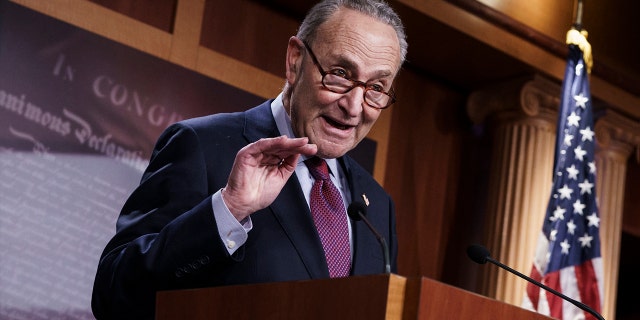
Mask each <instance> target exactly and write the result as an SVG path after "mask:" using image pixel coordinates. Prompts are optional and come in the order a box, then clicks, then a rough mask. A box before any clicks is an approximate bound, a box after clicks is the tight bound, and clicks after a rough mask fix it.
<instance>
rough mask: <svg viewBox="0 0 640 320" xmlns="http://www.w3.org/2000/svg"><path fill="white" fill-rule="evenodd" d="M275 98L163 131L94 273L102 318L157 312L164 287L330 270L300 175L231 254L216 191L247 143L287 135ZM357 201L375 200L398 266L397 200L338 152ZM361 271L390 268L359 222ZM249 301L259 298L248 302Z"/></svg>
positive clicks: (356, 265)
mask: <svg viewBox="0 0 640 320" xmlns="http://www.w3.org/2000/svg"><path fill="white" fill-rule="evenodd" d="M270 103H271V101H267V102H265V103H263V104H262V105H260V106H258V107H255V108H253V109H250V110H247V111H245V112H239V113H232V114H216V115H210V116H205V117H201V118H194V119H190V120H185V121H182V122H179V123H177V124H175V125H172V126H170V127H169V128H167V130H165V132H164V133H163V134H162V135H161V136H160V138H159V139H158V142H157V144H156V146H155V148H154V151H153V153H152V156H151V160H150V163H149V166H148V168H147V169H146V171H145V173H144V174H143V177H142V180H141V183H140V185H139V187H138V188H137V189H136V190H135V191H134V192H133V193H132V194H131V196H130V198H129V199H128V200H127V201H126V203H125V205H124V207H123V209H122V211H121V213H120V216H119V218H118V222H117V232H116V234H115V236H114V237H113V238H112V239H111V241H110V242H109V243H108V244H107V246H106V248H105V250H104V252H103V254H102V257H101V259H100V263H99V266H98V271H97V274H96V278H95V283H94V290H93V297H92V308H93V312H94V315H95V316H96V317H97V318H98V319H103V318H111V319H125V318H135V319H142V318H152V317H153V311H154V308H155V292H156V291H158V290H168V289H179V288H197V287H208V286H220V285H231V284H245V283H260V282H274V281H290V280H304V279H318V278H328V277H329V273H328V269H327V264H326V261H325V259H324V252H323V249H322V245H321V243H320V239H319V237H318V234H317V231H316V229H315V227H314V224H313V221H312V218H311V213H310V211H309V206H308V204H307V202H306V200H305V198H304V195H303V194H302V189H301V188H300V184H299V182H298V179H297V178H295V177H291V179H289V180H288V182H287V183H286V185H285V186H284V188H283V190H282V191H281V192H280V194H279V195H278V197H277V198H276V200H275V201H274V202H273V203H272V204H271V205H270V206H269V207H267V208H265V209H263V210H260V211H258V212H255V213H253V214H252V215H251V219H252V222H253V229H252V230H251V231H250V232H249V237H248V240H247V242H246V243H245V244H244V245H243V246H242V247H240V248H239V249H238V250H237V251H236V252H235V253H234V254H233V255H229V253H228V251H227V250H226V248H225V245H224V243H223V242H222V240H221V239H220V236H219V235H218V231H217V226H216V221H215V219H214V215H213V211H212V210H213V209H212V206H211V195H212V194H213V193H215V192H216V191H218V190H220V189H221V188H222V187H224V186H225V185H226V182H227V179H228V175H229V172H230V171H231V167H232V165H233V162H234V159H235V155H236V153H237V152H238V150H240V149H241V148H242V147H244V146H245V145H247V144H249V143H251V142H255V141H257V140H259V139H261V138H265V137H277V136H279V135H280V133H279V132H278V129H277V127H276V123H275V120H274V118H273V115H272V113H271V108H270ZM338 163H339V164H340V165H341V166H342V167H343V169H344V172H345V173H346V175H347V180H348V183H349V190H350V191H351V193H352V199H361V197H362V195H363V194H365V195H366V196H367V198H368V199H369V200H370V205H369V207H368V210H367V212H368V213H367V217H368V218H369V219H370V221H371V223H372V224H373V225H374V226H375V227H376V228H377V230H378V231H379V232H380V233H381V234H382V235H383V236H384V237H385V238H386V239H387V241H388V244H389V247H390V251H391V254H390V255H391V257H392V259H391V260H392V271H395V270H396V256H397V241H396V234H395V216H394V204H393V202H392V200H391V198H390V197H389V195H388V194H387V193H386V192H385V191H384V190H383V189H382V188H381V187H380V185H378V183H376V182H375V180H373V178H372V177H371V175H370V174H369V173H367V172H366V171H365V170H364V169H363V168H362V167H360V166H359V165H358V164H357V163H356V162H355V161H354V160H353V159H351V158H350V157H348V156H344V157H342V158H340V159H338ZM352 227H353V228H352V229H353V247H354V250H353V261H352V270H351V274H352V275H363V274H375V273H382V272H383V271H384V269H383V265H384V264H383V254H382V250H381V249H380V246H379V244H378V242H377V240H376V238H375V237H374V235H373V234H372V233H371V232H370V230H368V229H367V227H366V226H365V225H364V224H363V223H362V222H360V223H356V222H355V221H352ZM249 305H250V303H249Z"/></svg>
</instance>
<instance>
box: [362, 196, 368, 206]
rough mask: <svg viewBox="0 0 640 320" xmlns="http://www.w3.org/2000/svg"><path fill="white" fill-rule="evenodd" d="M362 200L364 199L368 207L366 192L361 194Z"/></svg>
mask: <svg viewBox="0 0 640 320" xmlns="http://www.w3.org/2000/svg"><path fill="white" fill-rule="evenodd" d="M362 200H364V204H365V205H366V206H367V207H368V206H369V198H367V195H366V194H364V193H363V194H362Z"/></svg>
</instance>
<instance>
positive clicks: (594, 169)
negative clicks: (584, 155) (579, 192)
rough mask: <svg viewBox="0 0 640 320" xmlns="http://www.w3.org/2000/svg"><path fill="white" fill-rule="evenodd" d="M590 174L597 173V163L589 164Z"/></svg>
mask: <svg viewBox="0 0 640 320" xmlns="http://www.w3.org/2000/svg"><path fill="white" fill-rule="evenodd" d="M588 165H589V173H592V174H595V173H596V163H595V162H594V161H591V162H589V164H588Z"/></svg>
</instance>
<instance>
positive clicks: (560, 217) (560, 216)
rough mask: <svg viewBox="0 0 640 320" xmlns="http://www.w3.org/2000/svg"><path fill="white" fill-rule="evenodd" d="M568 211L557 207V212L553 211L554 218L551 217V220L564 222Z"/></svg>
mask: <svg viewBox="0 0 640 320" xmlns="http://www.w3.org/2000/svg"><path fill="white" fill-rule="evenodd" d="M565 212H567V210H565V209H562V208H560V206H556V210H554V211H553V217H550V218H549V220H551V221H553V222H555V221H558V220H564V213H565Z"/></svg>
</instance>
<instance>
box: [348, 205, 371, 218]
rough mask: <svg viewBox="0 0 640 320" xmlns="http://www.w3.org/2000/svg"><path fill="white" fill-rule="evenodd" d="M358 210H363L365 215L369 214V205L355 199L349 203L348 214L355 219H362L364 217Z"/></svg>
mask: <svg viewBox="0 0 640 320" xmlns="http://www.w3.org/2000/svg"><path fill="white" fill-rule="evenodd" d="M358 212H362V215H363V216H364V215H367V206H365V205H364V203H362V202H360V201H354V202H352V203H351V204H350V205H349V208H347V214H348V215H349V217H350V218H351V219H353V220H354V221H360V220H361V219H362V218H361V217H360V214H358Z"/></svg>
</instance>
